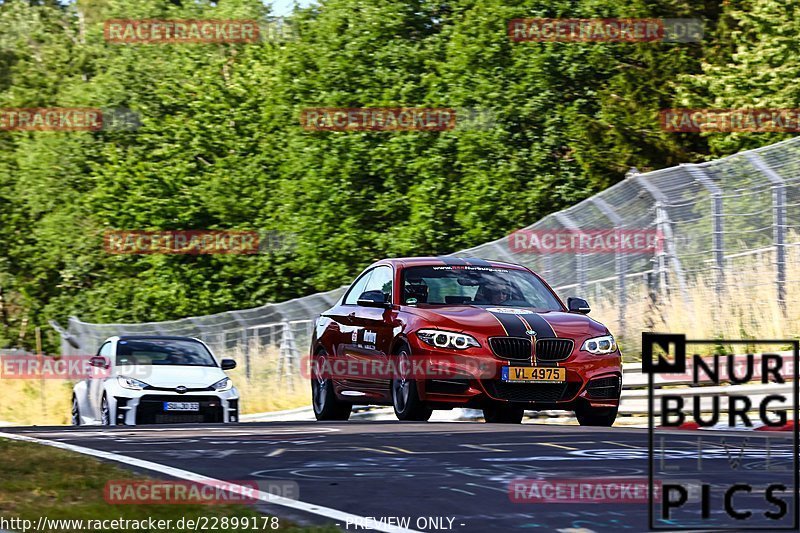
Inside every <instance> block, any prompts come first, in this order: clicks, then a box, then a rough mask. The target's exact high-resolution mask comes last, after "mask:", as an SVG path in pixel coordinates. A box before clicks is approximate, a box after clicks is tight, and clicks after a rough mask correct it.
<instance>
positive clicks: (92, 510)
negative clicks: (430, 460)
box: [0, 439, 338, 533]
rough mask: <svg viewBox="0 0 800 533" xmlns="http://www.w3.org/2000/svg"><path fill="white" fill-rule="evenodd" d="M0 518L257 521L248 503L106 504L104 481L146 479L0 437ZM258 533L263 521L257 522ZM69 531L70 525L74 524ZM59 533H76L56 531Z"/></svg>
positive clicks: (288, 528) (319, 529) (324, 529)
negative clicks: (222, 519)
mask: <svg viewBox="0 0 800 533" xmlns="http://www.w3.org/2000/svg"><path fill="white" fill-rule="evenodd" d="M0 458H2V459H0V479H2V480H3V482H2V483H0V516H2V517H3V518H5V519H6V520H8V519H11V518H20V519H25V520H31V521H33V523H34V524H36V523H37V521H38V520H39V517H40V516H46V517H47V518H50V519H84V520H85V519H92V520H105V519H110V520H113V519H118V518H124V519H131V520H142V519H147V518H153V519H155V520H160V519H163V520H167V519H169V520H172V521H173V522H172V523H173V526H172V527H170V528H169V531H184V530H187V531H188V529H181V528H177V527H175V524H176V522H177V520H179V519H181V518H187V519H196V518H200V517H208V518H211V517H219V518H222V517H228V518H232V517H238V518H240V519H241V518H246V517H249V518H251V519H255V518H258V517H261V516H262V515H261V514H259V513H258V512H257V511H256V510H255V509H254V508H253V507H252V506H248V505H241V504H240V505H229V504H226V505H111V504H108V503H107V502H106V501H105V499H104V497H103V489H104V487H105V485H106V482H107V481H109V480H146V479H150V478H148V477H146V476H142V475H138V474H134V473H132V472H129V471H127V470H125V469H123V468H120V467H118V466H115V465H113V464H109V463H105V462H101V461H98V460H96V459H94V458H91V457H87V456H83V455H80V454H76V453H72V452H68V451H65V450H59V449H56V448H51V447H48V446H42V445H39V444H34V443H28V442H17V441H10V440H7V439H0ZM258 520H259V521H258V522H257V523H258V524H259V529H264V528H261V524H262V522H261V520H263V519H262V518H258ZM278 522H279V524H280V526H281V527H280V529H279V531H285V532H298V533H300V532H309V533H310V532H318V533H323V532H334V531H338V529H336V528H334V527H333V526H330V527H314V528H302V527H297V526H294V525H292V524H290V523H288V522H286V521H284V520H282V519H279V521H278ZM73 527H74V526H73ZM59 531H64V532H72V531H76V532H77V531H81V530H80V529H79V528H74V529H71V528H70V527H66V528H63V529H62V528H59Z"/></svg>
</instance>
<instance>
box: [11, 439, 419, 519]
mask: <svg viewBox="0 0 800 533" xmlns="http://www.w3.org/2000/svg"><path fill="white" fill-rule="evenodd" d="M0 438H4V439H10V440H18V441H23V442H34V443H36V444H43V445H45V446H52V447H53V448H60V449H62V450H68V451H71V452H75V453H80V454H83V455H90V456H92V457H97V458H99V459H106V460H109V461H116V462H118V463H123V464H126V465H128V466H135V467H137V468H143V469H145V470H152V471H154V472H161V473H162V474H166V475H168V476H172V477H175V478H178V479H183V480H185V481H193V482H196V483H200V484H203V485H210V486H213V487H219V486H220V484H228V485H230V486H231V488H232V489H233V488H234V487H237V485H233V484H231V483H229V482H227V481H223V480H219V479H214V478H211V477H208V476H204V475H202V474H197V473H195V472H189V471H188V470H181V469H179V468H174V467H171V466H166V465H161V464H158V463H153V462H150V461H144V460H142V459H136V458H135V457H128V456H126V455H120V454H117V453H112V452H104V451H101V450H93V449H91V448H85V447H83V446H75V445H74V444H66V443H64V442H57V441H52V440H46V439H38V438H35V437H28V436H25V435H17V434H14V433H0ZM239 487H240V488H241V489H242V490H243V491H247V490H252V489H251V488H249V487H243V486H239ZM256 497H257V498H258V499H259V500H261V501H263V502H266V503H272V504H275V505H280V506H282V507H288V508H290V509H295V510H298V511H302V512H305V513H311V514H315V515H320V516H324V517H325V518H330V519H333V520H339V521H343V522H347V521H349V522H351V523H356V524H363V523H365V521H366V517H363V516H358V515H354V514H350V513H346V512H344V511H339V510H337V509H331V508H330V507H323V506H321V505H315V504H313V503H308V502H302V501H299V500H292V499H291V498H284V497H283V496H277V495H275V494H269V493H267V492H262V491H256ZM370 525H371V526H372V529H374V530H376V531H383V532H385V533H420V532H418V531H416V530H413V529H405V528H402V527H396V526H392V525H389V524H382V523H380V522H376V521H370Z"/></svg>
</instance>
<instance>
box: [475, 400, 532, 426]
mask: <svg viewBox="0 0 800 533" xmlns="http://www.w3.org/2000/svg"><path fill="white" fill-rule="evenodd" d="M524 414H525V409H523V408H522V407H517V406H516V405H513V404H503V403H498V402H493V403H491V404H489V405H487V406H485V407H484V408H483V419H484V420H485V421H486V422H487V423H489V424H521V423H522V416H523V415H524Z"/></svg>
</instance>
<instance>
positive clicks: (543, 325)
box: [524, 313, 558, 339]
mask: <svg viewBox="0 0 800 533" xmlns="http://www.w3.org/2000/svg"><path fill="white" fill-rule="evenodd" d="M524 316H525V320H527V321H528V323H529V324H530V325H531V326H532V327H533V331H535V332H536V338H537V339H553V338H556V337H558V335H556V332H555V330H553V326H551V325H550V324H549V323H548V322H547V320H545V319H544V318H542V315H540V314H539V313H531V314H529V315H524Z"/></svg>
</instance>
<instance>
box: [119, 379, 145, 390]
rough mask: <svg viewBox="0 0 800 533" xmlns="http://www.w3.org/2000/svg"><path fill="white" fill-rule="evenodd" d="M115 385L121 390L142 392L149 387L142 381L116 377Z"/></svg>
mask: <svg viewBox="0 0 800 533" xmlns="http://www.w3.org/2000/svg"><path fill="white" fill-rule="evenodd" d="M117 383H119V386H120V387H122V388H123V389H130V390H142V389H146V388H147V387H149V386H150V385H148V384H147V383H145V382H144V381H139V380H138V379H133V378H127V377H125V376H117Z"/></svg>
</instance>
